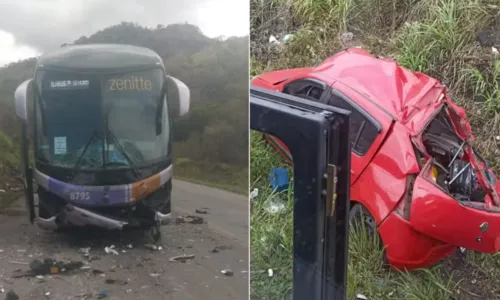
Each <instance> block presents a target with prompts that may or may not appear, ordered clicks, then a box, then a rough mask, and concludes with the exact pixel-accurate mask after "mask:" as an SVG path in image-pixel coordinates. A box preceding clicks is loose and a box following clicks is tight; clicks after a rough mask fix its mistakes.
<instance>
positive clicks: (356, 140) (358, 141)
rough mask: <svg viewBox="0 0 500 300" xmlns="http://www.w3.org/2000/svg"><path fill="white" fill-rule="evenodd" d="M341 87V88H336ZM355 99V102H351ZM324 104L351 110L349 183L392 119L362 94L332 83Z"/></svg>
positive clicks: (360, 172) (380, 143)
mask: <svg viewBox="0 0 500 300" xmlns="http://www.w3.org/2000/svg"><path fill="white" fill-rule="evenodd" d="M340 89H342V91H340ZM353 99H356V100H357V101H354V100H353ZM326 104H328V105H332V106H335V107H339V108H342V109H345V110H348V111H350V112H351V116H350V121H351V126H350V129H349V130H350V133H349V135H350V138H351V153H352V156H351V184H353V183H354V182H355V181H356V180H357V179H358V178H359V176H360V175H361V174H362V173H363V171H364V170H365V168H366V167H367V166H368V164H369V163H370V161H371V160H372V159H373V157H374V156H375V154H376V153H377V150H378V149H379V147H380V146H381V145H382V143H383V141H384V138H385V136H386V135H387V133H388V132H389V129H390V127H391V125H392V122H393V118H392V117H391V116H390V115H388V114H387V113H385V112H382V111H380V109H379V108H378V107H376V105H375V104H372V103H371V102H370V101H369V100H368V99H366V98H364V96H362V95H360V94H358V93H357V92H355V91H354V90H352V89H349V88H346V86H345V85H343V84H340V83H339V82H336V83H335V84H334V85H333V87H332V89H331V90H330V91H329V95H328V96H327V97H326Z"/></svg>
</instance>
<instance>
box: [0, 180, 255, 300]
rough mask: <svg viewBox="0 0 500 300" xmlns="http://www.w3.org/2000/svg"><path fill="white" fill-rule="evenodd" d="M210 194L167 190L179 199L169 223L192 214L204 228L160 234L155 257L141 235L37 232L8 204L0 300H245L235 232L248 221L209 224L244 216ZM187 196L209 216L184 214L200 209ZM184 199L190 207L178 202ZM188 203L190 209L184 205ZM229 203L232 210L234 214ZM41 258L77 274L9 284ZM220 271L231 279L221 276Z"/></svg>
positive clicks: (244, 263)
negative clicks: (75, 264) (75, 266)
mask: <svg viewBox="0 0 500 300" xmlns="http://www.w3.org/2000/svg"><path fill="white" fill-rule="evenodd" d="M177 187H178V188H177ZM176 188H177V191H176ZM212 190H213V189H209V188H205V187H201V186H198V185H194V184H190V183H184V182H175V183H174V195H173V196H174V197H173V199H178V201H176V203H177V204H174V208H173V210H174V220H176V219H178V220H184V219H182V217H183V216H184V217H185V216H186V212H191V213H190V214H191V215H195V216H198V217H202V218H204V219H205V223H204V224H191V223H186V222H179V223H178V222H176V221H174V222H173V223H172V224H170V225H167V226H164V227H163V229H162V240H161V242H159V243H157V244H156V245H157V246H161V249H159V250H154V249H150V248H148V246H150V244H151V243H152V240H151V237H150V235H149V234H148V232H142V231H135V232H123V233H122V234H117V233H112V232H103V231H99V230H90V229H85V230H78V231H76V232H75V231H74V232H71V234H69V233H53V232H48V231H44V230H41V229H38V228H37V227H36V226H33V225H31V224H29V222H28V219H27V215H26V211H25V209H24V204H23V202H22V201H18V202H15V203H14V205H12V206H10V207H9V208H7V209H5V210H4V211H3V212H1V213H0V287H1V288H0V292H1V293H0V299H4V298H5V297H7V294H8V292H9V290H13V291H14V292H15V293H16V294H17V295H18V296H19V299H22V300H25V299H61V300H62V299H122V300H128V299H232V300H233V299H247V298H248V242H247V236H246V234H244V235H245V236H240V235H241V233H242V231H241V230H239V229H238V228H244V227H247V223H246V222H247V220H241V222H240V223H241V224H237V225H239V226H230V224H226V223H224V222H222V221H220V220H219V222H213V221H212V219H215V218H214V217H212V216H211V213H212V212H213V214H214V215H216V216H217V219H220V218H224V214H223V212H224V211H226V212H228V211H229V212H230V211H231V209H232V210H233V211H237V212H238V213H240V214H241V215H245V214H248V213H247V211H246V210H245V207H246V203H244V202H242V203H240V202H241V201H242V200H241V199H235V200H234V199H233V200H234V201H230V200H229V199H228V197H229V198H230V197H231V196H230V195H231V194H229V193H226V194H225V195H226V199H225V200H221V199H223V198H224V197H222V196H221V194H217V193H223V192H222V191H216V190H213V191H212ZM175 191H176V192H175ZM188 191H189V192H188ZM193 191H199V192H200V193H201V191H203V192H204V193H206V196H205V197H203V198H198V199H201V200H203V201H206V202H204V203H203V204H200V206H201V205H203V206H204V207H206V208H208V210H207V211H208V214H196V213H195V211H194V210H192V209H191V206H194V205H193V203H196V202H198V201H200V200H198V201H197V200H196V198H197V197H196V195H195V194H193ZM187 193H191V194H187ZM210 195H213V196H214V197H213V199H212V198H210ZM228 195H229V196H228ZM235 197H236V196H235ZM183 198H184V199H183ZM188 198H189V199H190V201H191V202H190V201H183V200H185V199H188ZM193 199H195V200H193ZM207 200H208V201H207ZM210 200H213V201H210ZM221 201H222V202H221ZM224 201H225V202H224ZM233 202H234V203H233ZM189 203H190V204H191V206H190V205H186V204H189ZM228 203H233V207H231V205H230V204H228ZM179 216H180V217H181V218H178V217H179ZM226 219H229V220H230V217H227V218H226ZM233 221H234V220H233ZM233 225H234V224H233ZM224 227H230V228H224ZM233 227H235V229H234V228H233ZM111 246H114V250H116V251H117V252H118V253H117V254H113V253H106V251H105V248H106V247H111ZM84 248H86V249H84ZM88 248H90V251H88ZM86 251H87V252H86ZM178 255H186V256H188V257H189V256H192V255H194V258H192V259H187V260H186V261H185V262H179V261H177V262H171V261H170V259H171V258H172V257H175V256H178ZM46 258H50V259H54V260H57V261H62V262H69V261H78V262H82V263H83V267H80V268H78V269H76V270H74V271H72V272H69V273H60V274H56V275H44V276H36V277H21V278H13V276H15V275H18V274H20V271H21V270H22V271H24V270H29V268H30V265H29V264H30V262H33V261H34V260H36V259H38V260H40V261H43V260H44V259H46ZM225 269H228V270H230V273H229V274H223V270H225ZM13 299H15V298H13Z"/></svg>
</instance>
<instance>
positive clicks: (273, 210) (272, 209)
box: [264, 195, 286, 214]
mask: <svg viewBox="0 0 500 300" xmlns="http://www.w3.org/2000/svg"><path fill="white" fill-rule="evenodd" d="M264 210H265V211H267V212H268V213H270V214H278V213H283V212H285V210H286V206H285V203H284V202H283V200H281V198H280V197H279V196H278V195H275V196H274V197H272V198H269V199H268V200H267V201H266V203H265V204H264Z"/></svg>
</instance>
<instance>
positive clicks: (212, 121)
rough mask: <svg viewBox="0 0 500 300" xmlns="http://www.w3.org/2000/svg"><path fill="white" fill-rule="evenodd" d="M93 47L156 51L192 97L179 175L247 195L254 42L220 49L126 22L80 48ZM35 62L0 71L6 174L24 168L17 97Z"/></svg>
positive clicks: (180, 138)
mask: <svg viewBox="0 0 500 300" xmlns="http://www.w3.org/2000/svg"><path fill="white" fill-rule="evenodd" d="M75 38H76V37H75ZM88 43H122V44H131V45H136V46H143V47H147V48H150V49H153V50H154V51H156V52H157V53H158V54H159V55H160V56H161V57H162V58H163V60H164V64H165V67H166V70H167V72H168V73H169V74H172V75H173V76H175V77H177V78H179V79H180V80H182V81H184V82H185V83H186V84H187V85H188V86H189V88H190V89H191V101H192V104H191V112H190V113H189V114H188V115H186V116H184V117H182V118H180V119H176V120H175V121H174V122H175V124H174V126H175V129H174V151H175V154H174V156H175V158H176V161H177V165H176V175H178V176H181V177H182V178H187V179H191V180H194V181H200V182H206V183H210V184H212V185H217V186H221V187H232V189H233V190H234V189H236V190H238V191H243V192H246V190H247V182H248V179H247V177H248V175H247V172H248V171H247V170H248V169H247V167H248V166H247V165H248V150H247V149H248V37H233V38H229V39H227V40H224V41H220V40H217V39H212V38H208V37H206V36H205V35H203V33H202V32H201V31H200V30H199V28H197V27H196V26H193V25H189V24H173V25H168V26H163V25H158V26H157V28H154V29H152V28H146V27H142V26H139V25H137V24H132V23H125V22H124V23H121V24H119V25H115V26H111V27H109V28H105V29H103V30H101V31H99V32H96V33H95V34H93V35H91V36H88V37H86V36H82V37H80V38H78V39H77V40H75V41H74V44H88ZM35 62H36V60H35V59H34V58H33V59H28V60H24V61H20V62H16V63H12V64H10V65H8V66H6V67H4V68H0V174H1V173H2V172H3V174H5V172H6V171H5V170H12V167H16V166H17V153H16V152H17V151H15V150H13V149H19V148H18V146H17V140H18V131H19V127H18V122H17V120H16V117H15V114H14V103H13V93H14V90H15V88H16V87H17V85H18V84H20V83H21V82H22V81H24V80H25V79H28V78H30V77H31V76H32V74H33V71H34V65H35ZM227 145H230V148H227V147H226V146H227ZM7 151H9V152H10V154H9V156H6V155H5V153H6V152H7ZM12 153H13V154H12ZM2 170H4V171H2ZM4 177H5V175H4ZM0 179H1V175H0ZM2 188H3V185H2V180H0V189H2Z"/></svg>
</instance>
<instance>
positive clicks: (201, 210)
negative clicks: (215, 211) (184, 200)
mask: <svg viewBox="0 0 500 300" xmlns="http://www.w3.org/2000/svg"><path fill="white" fill-rule="evenodd" d="M195 212H196V213H197V214H202V215H206V214H208V209H206V208H203V209H195Z"/></svg>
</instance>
